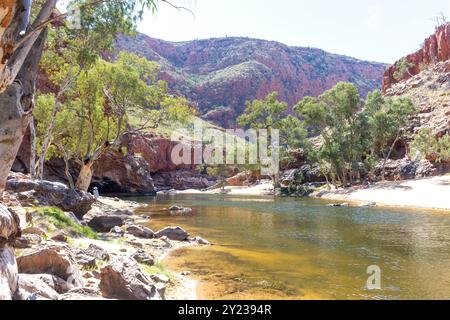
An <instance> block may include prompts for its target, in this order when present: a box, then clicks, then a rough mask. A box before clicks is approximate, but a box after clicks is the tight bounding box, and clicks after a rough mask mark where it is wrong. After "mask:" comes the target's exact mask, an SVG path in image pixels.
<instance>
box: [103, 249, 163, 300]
mask: <svg viewBox="0 0 450 320" xmlns="http://www.w3.org/2000/svg"><path fill="white" fill-rule="evenodd" d="M100 273H101V274H100V284H99V288H100V290H101V292H102V295H103V296H104V297H106V298H112V299H122V300H160V299H161V296H160V294H159V292H158V290H157V289H156V287H155V285H154V284H153V281H152V280H151V279H150V278H149V277H148V276H147V275H145V274H144V273H143V272H142V271H141V270H140V268H139V265H138V263H137V262H136V260H134V259H132V258H129V257H126V256H117V257H115V258H114V259H113V260H112V261H111V263H109V264H108V265H106V266H104V267H103V268H101V270H100Z"/></svg>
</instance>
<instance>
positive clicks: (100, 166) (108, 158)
mask: <svg viewBox="0 0 450 320" xmlns="http://www.w3.org/2000/svg"><path fill="white" fill-rule="evenodd" d="M70 164H71V170H70V171H71V175H72V177H77V175H78V173H79V165H78V164H77V163H75V162H74V161H72V162H71V163H70ZM64 169H65V165H64V162H63V161H62V160H61V159H51V160H50V161H49V162H48V163H47V164H46V168H45V171H44V172H45V176H44V177H45V179H47V180H51V181H59V182H63V183H67V180H66V176H65V173H64ZM94 187H97V188H98V189H99V191H100V193H101V194H115V195H121V194H128V195H133V194H134V195H153V194H154V193H155V186H154V184H153V179H152V177H151V174H150V169H149V164H148V163H147V161H145V159H143V158H142V157H138V156H134V155H131V154H127V155H124V154H122V153H120V152H117V151H113V150H111V151H108V152H106V153H105V154H104V155H103V156H102V157H101V158H100V159H99V160H98V161H97V163H96V164H95V166H94V176H93V178H92V184H91V188H90V189H92V188H94ZM91 191H92V190H91Z"/></svg>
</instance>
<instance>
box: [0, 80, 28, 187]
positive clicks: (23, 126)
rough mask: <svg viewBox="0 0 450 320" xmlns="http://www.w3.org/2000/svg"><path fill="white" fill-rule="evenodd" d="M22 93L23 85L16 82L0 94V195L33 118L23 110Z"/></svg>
mask: <svg viewBox="0 0 450 320" xmlns="http://www.w3.org/2000/svg"><path fill="white" fill-rule="evenodd" d="M22 94H23V91H22V86H21V85H20V84H19V83H14V84H13V85H11V86H9V88H8V90H6V91H5V92H4V93H3V94H1V95H0V110H1V112H0V195H1V194H2V193H3V191H4V189H5V184H6V178H7V177H8V174H9V171H10V170H11V167H12V165H13V163H14V160H15V159H16V155H17V151H19V148H20V145H21V143H22V139H23V136H24V134H25V131H26V130H27V128H28V124H29V121H30V119H31V113H30V112H25V111H24V110H23V107H22V103H21V100H22Z"/></svg>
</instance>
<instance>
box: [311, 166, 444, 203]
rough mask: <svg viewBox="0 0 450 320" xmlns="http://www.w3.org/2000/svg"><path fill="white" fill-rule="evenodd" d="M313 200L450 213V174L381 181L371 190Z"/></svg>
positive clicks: (326, 194)
mask: <svg viewBox="0 0 450 320" xmlns="http://www.w3.org/2000/svg"><path fill="white" fill-rule="evenodd" d="M311 196H312V197H317V198H322V199H329V200H338V201H349V202H359V203H372V202H375V203H376V204H377V205H379V206H392V207H407V208H422V209H435V210H445V211H446V210H450V175H447V176H438V177H433V178H428V179H420V180H407V181H396V182H380V183H377V184H374V185H372V186H370V187H353V188H349V189H340V190H332V191H323V190H322V191H319V192H316V193H314V194H312V195H311Z"/></svg>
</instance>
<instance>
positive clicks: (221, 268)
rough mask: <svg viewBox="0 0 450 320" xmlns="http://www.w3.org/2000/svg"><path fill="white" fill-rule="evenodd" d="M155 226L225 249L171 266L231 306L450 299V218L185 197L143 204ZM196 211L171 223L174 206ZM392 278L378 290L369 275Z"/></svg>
mask: <svg viewBox="0 0 450 320" xmlns="http://www.w3.org/2000/svg"><path fill="white" fill-rule="evenodd" d="M140 201H145V202H147V203H148V204H149V205H148V207H147V208H145V209H142V212H141V213H146V212H147V213H148V212H153V213H152V217H153V219H152V221H151V222H150V227H152V228H153V229H158V228H160V227H164V226H167V225H180V226H181V227H184V228H186V229H187V230H189V231H190V232H191V233H192V234H195V235H200V236H202V237H205V238H206V239H208V240H210V241H211V242H213V243H215V244H216V245H214V246H212V247H210V248H194V249H184V250H181V251H178V252H176V253H175V254H173V255H172V257H171V258H170V259H169V260H168V261H167V263H168V264H169V265H170V266H171V267H172V268H175V269H177V270H179V271H182V270H189V271H192V274H193V276H195V277H197V278H198V279H199V280H202V283H203V284H202V287H201V288H200V289H201V290H200V291H201V292H200V296H201V297H203V298H213V299H215V298H227V299H239V298H241V299H247V298H252V299H260V298H271V299H272V298H273V299H283V298H292V299H303V298H308V299H309V298H312V299H322V298H334V299H401V298H404V299H417V298H423V299H443V298H445V299H450V246H449V244H450V216H446V215H445V214H441V215H440V214H428V213H422V212H405V211H399V210H387V209H380V208H335V207H327V206H326V203H325V202H323V201H316V200H300V199H291V198H281V199H279V198H271V197H262V198H250V199H247V198H239V197H235V196H233V197H227V196H217V195H216V196H198V195H195V196H194V195H183V196H171V197H158V198H157V199H140ZM173 204H178V205H182V206H186V207H191V208H193V212H192V213H191V214H187V215H171V214H169V213H167V212H166V211H162V210H163V209H164V208H168V207H169V206H170V205H173ZM370 265H378V266H379V267H380V268H381V270H382V288H383V290H381V291H368V290H366V289H365V283H366V280H367V277H368V275H367V274H366V270H367V267H368V266H370Z"/></svg>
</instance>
